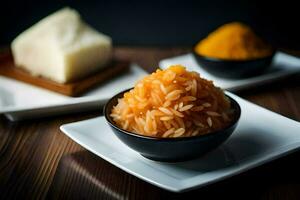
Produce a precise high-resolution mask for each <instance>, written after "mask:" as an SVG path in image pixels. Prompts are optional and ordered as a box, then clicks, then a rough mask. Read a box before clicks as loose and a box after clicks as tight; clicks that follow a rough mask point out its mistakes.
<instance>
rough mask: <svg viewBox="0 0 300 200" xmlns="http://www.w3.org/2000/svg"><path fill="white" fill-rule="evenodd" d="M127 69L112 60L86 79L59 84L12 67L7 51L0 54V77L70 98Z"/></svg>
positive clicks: (9, 54) (122, 64)
mask: <svg viewBox="0 0 300 200" xmlns="http://www.w3.org/2000/svg"><path fill="white" fill-rule="evenodd" d="M128 69H129V62H128V61H124V60H117V59H113V61H112V62H111V63H110V64H109V65H108V66H106V67H105V68H103V69H101V70H100V71H98V72H96V73H94V74H92V75H90V76H88V77H86V78H83V79H81V80H78V81H75V82H71V83H66V84H61V83H57V82H54V81H52V80H49V79H46V78H43V77H35V76H32V75H30V74H29V73H28V72H26V71H25V70H23V69H20V68H18V67H16V66H15V65H14V61H13V57H12V54H11V52H10V51H9V50H6V51H2V52H0V75H2V76H6V77H9V78H13V79H16V80H18V81H23V82H25V83H29V84H32V85H35V86H38V87H42V88H45V89H48V90H52V91H54V92H58V93H61V94H64V95H67V96H72V97H75V96H79V95H81V94H82V93H84V92H86V91H87V90H89V89H91V88H93V87H95V86H97V85H99V84H101V83H103V82H104V81H106V80H108V79H110V78H112V77H114V76H116V75H118V74H120V73H122V72H125V71H127V70H128Z"/></svg>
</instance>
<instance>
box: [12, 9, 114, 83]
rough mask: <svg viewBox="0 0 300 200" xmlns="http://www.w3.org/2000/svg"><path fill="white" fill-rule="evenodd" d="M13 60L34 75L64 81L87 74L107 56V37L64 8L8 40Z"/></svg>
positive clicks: (107, 57)
mask: <svg viewBox="0 0 300 200" xmlns="http://www.w3.org/2000/svg"><path fill="white" fill-rule="evenodd" d="M11 49H12V54H13V58H14V62H15V64H16V65H17V66H18V67H21V68H23V69H25V70H27V71H28V72H29V73H31V74H32V75H34V76H43V77H46V78H48V79H51V80H53V81H56V82H59V83H67V82H71V81H74V80H77V79H80V78H82V77H84V76H87V75H89V74H91V73H93V72H95V71H97V70H99V69H100V68H102V67H103V66H105V65H106V64H107V63H108V62H109V61H110V59H111V55H112V41H111V38H110V37H108V36H106V35H104V34H102V33H99V32H97V31H96V30H95V29H93V28H92V27H90V26H89V25H87V24H86V23H85V22H83V21H82V19H81V18H80V15H79V14H78V12H77V11H75V10H73V9H70V8H64V9H62V10H59V11H57V12H55V13H53V14H52V15H49V16H48V17H46V18H44V19H42V20H41V21H39V22H38V23H37V24H35V25H33V26H32V27H31V28H29V29H28V30H26V31H24V32H23V33H21V34H20V35H19V36H18V37H17V38H15V39H14V40H13V42H12V44H11Z"/></svg>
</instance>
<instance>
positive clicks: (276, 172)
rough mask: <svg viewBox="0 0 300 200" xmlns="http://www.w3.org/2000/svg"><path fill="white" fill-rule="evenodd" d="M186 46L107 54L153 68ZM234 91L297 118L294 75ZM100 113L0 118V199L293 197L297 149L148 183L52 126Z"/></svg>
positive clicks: (299, 79)
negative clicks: (221, 171) (240, 168)
mask: <svg viewBox="0 0 300 200" xmlns="http://www.w3.org/2000/svg"><path fill="white" fill-rule="evenodd" d="M189 51H190V49H189V48H177V47H176V48H175V47H174V48H157V47H147V48H146V47H118V48H116V49H115V52H114V53H115V55H116V57H119V58H123V59H129V60H131V61H132V62H135V63H137V64H138V65H140V66H141V67H143V68H144V69H146V70H147V71H148V72H152V71H154V70H155V69H156V68H157V67H158V62H159V60H161V59H163V58H167V57H171V56H176V55H180V54H183V53H186V52H189ZM236 94H237V95H239V96H241V97H243V98H245V99H248V100H250V101H251V102H254V103H256V104H258V105H260V106H263V107H265V108H267V109H269V110H272V111H274V112H277V113H279V114H282V115H284V116H286V117H289V118H291V119H294V120H297V121H300V75H294V76H291V77H288V78H286V79H284V80H281V81H279V82H276V83H272V84H267V85H264V86H260V87H259V88H252V89H248V90H244V91H242V92H238V93H236ZM100 115H102V110H101V108H99V110H96V111H93V112H86V113H77V114H67V115H63V116H55V117H49V118H43V119H34V120H27V121H21V122H15V123H12V122H10V121H8V120H7V119H5V118H4V117H3V116H0V199H151V200H152V199H186V200H187V199H219V198H222V199H300V162H299V160H300V152H295V153H293V154H291V155H288V156H286V157H283V158H280V159H278V160H275V161H273V162H271V163H268V164H266V165H263V166H260V167H257V168H255V169H252V170H250V171H247V172H245V173H242V174H240V175H237V176H234V177H232V178H229V179H226V180H223V181H220V182H217V183H214V184H211V185H208V186H205V187H203V188H200V189H197V190H194V191H190V192H185V193H179V194H178V193H172V192H168V191H165V190H163V189H160V188H157V187H155V186H152V185H150V184H148V183H146V182H144V181H142V180H140V179H138V178H136V177H134V176H132V175H129V174H127V173H125V172H123V171H122V170H120V169H118V168H116V167H114V166H113V165H111V164H109V163H108V162H106V161H105V160H103V159H101V158H99V157H97V156H95V155H94V154H92V153H90V152H88V151H87V150H85V149H84V148H82V147H81V146H80V145H78V144H76V143H75V142H73V141H72V140H71V139H69V138H68V137H67V136H65V135H64V134H62V133H61V132H60V130H59V127H60V125H62V124H65V123H70V122H75V121H79V120H84V119H89V118H93V117H97V116H100ZM283 134H284V133H283ZM299 134H300V130H299Z"/></svg>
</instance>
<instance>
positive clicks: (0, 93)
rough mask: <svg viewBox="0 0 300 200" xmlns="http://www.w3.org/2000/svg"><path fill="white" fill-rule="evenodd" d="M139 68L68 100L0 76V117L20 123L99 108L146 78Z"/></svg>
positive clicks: (134, 68) (133, 66) (57, 94)
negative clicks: (112, 97)
mask: <svg viewBox="0 0 300 200" xmlns="http://www.w3.org/2000/svg"><path fill="white" fill-rule="evenodd" d="M146 74H147V72H145V71H144V70H143V69H142V68H140V67H139V66H137V65H131V66H130V70H129V71H128V72H126V73H124V74H122V75H121V76H118V77H115V78H113V79H112V80H110V81H108V82H106V83H104V84H102V85H100V86H99V87H96V88H95V89H92V90H91V91H89V92H87V93H85V94H84V95H83V96H82V97H69V96H64V95H61V94H59V93H55V92H52V91H49V90H46V89H42V88H39V87H36V86H33V85H30V84H26V83H23V82H20V81H17V80H14V79H10V78H6V77H4V76H0V114H5V116H6V117H8V118H9V119H10V120H21V119H26V118H34V117H37V116H38V117H41V116H49V115H53V114H60V113H65V112H74V111H77V112H79V111H82V110H89V109H95V108H100V106H101V105H103V104H104V103H105V102H106V100H107V99H109V98H110V97H111V96H113V95H114V94H116V93H118V92H120V91H122V90H125V89H128V88H130V87H133V85H134V83H135V82H136V80H138V79H140V78H141V77H142V76H144V75H146Z"/></svg>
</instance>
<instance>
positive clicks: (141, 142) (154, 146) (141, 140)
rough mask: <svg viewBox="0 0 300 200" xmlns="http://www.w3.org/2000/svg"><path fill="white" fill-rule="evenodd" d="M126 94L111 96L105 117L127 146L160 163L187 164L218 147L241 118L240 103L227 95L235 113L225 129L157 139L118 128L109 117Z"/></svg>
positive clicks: (105, 109) (105, 110)
mask: <svg viewBox="0 0 300 200" xmlns="http://www.w3.org/2000/svg"><path fill="white" fill-rule="evenodd" d="M127 91H128V90H126V91H123V92H121V93H119V94H117V95H115V96H114V97H112V98H111V99H110V100H109V101H108V102H107V103H106V105H105V107H104V116H105V119H106V121H107V122H108V124H109V126H110V127H111V128H112V130H113V132H114V134H115V135H116V136H117V137H118V138H119V139H120V140H121V141H122V142H123V143H125V144H126V145H127V146H129V147H130V148H132V149H134V150H136V151H137V152H139V153H140V154H141V155H142V156H144V157H146V158H149V159H151V160H157V161H169V162H175V161H184V160H189V159H192V158H196V157H199V156H200V155H202V154H205V153H207V152H209V151H211V150H212V149H214V148H216V147H217V146H218V145H220V144H221V143H223V142H224V141H225V140H226V139H227V138H228V137H229V136H230V135H231V134H232V133H233V131H234V130H235V128H236V125H237V123H238V120H239V118H240V115H241V109H240V106H239V104H238V103H237V102H236V101H235V100H234V99H232V98H231V97H229V96H227V97H228V98H229V99H230V101H231V107H232V109H233V110H234V118H233V120H232V122H231V123H230V124H229V125H228V126H227V127H225V128H224V129H222V130H218V131H215V132H212V133H209V134H207V135H200V136H192V137H179V138H157V137H149V136H143V135H139V134H136V133H133V132H129V131H126V130H124V129H122V128H120V127H118V126H117V125H116V123H115V122H114V121H113V119H112V118H111V117H110V113H111V110H112V108H113V106H115V105H117V103H118V99H119V98H122V97H123V94H124V93H125V92H127Z"/></svg>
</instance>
